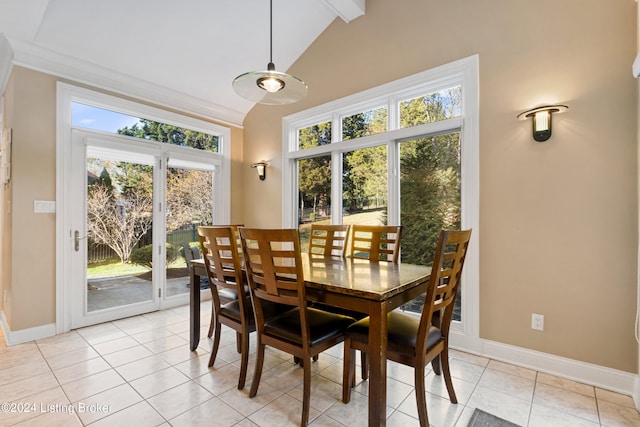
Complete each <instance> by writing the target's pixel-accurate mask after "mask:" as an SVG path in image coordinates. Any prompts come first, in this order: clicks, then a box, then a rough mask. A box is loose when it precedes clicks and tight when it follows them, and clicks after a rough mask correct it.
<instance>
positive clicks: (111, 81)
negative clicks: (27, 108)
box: [0, 36, 245, 127]
mask: <svg viewBox="0 0 640 427" xmlns="http://www.w3.org/2000/svg"><path fill="white" fill-rule="evenodd" d="M5 44H8V45H9V49H10V50H11V51H12V52H13V56H12V60H10V61H9V63H10V64H11V63H13V64H14V65H19V66H21V67H25V68H30V69H33V70H36V71H41V72H44V73H47V74H51V75H54V76H56V77H59V78H63V79H67V80H70V81H73V82H76V83H81V84H85V85H88V86H91V87H94V88H98V89H102V90H106V91H109V92H113V93H117V94H120V95H124V96H128V97H133V98H136V99H139V100H141V101H146V102H149V103H152V104H156V105H159V106H163V107H167V108H171V109H177V110H180V111H183V112H186V113H191V114H195V115H197V116H201V117H206V118H209V119H212V120H216V121H218V122H222V123H223V124H228V125H233V126H237V127H242V122H243V121H244V117H245V113H242V112H240V111H236V110H232V109H229V108H225V107H223V106H221V105H218V104H215V103H212V102H208V101H206V100H204V99H201V98H197V97H193V96H189V95H185V94H184V93H180V92H177V91H174V90H172V89H168V88H166V87H163V86H159V85H156V84H153V83H150V82H148V81H145V80H142V79H138V78H136V77H132V76H129V75H126V74H123V73H119V72H116V71H113V70H109V69H106V68H103V67H100V66H97V65H95V64H92V63H89V62H86V61H82V60H79V59H77V58H73V57H70V56H66V55H62V54H59V53H56V52H53V51H50V50H47V49H44V48H42V47H40V46H37V45H35V44H33V43H29V42H25V41H23V40H18V39H7V38H6V37H3V36H2V37H0V64H4V62H5V61H4V58H5V55H6V54H5V53H4V50H5V49H6V48H5V46H4V45H5ZM3 71H4V70H3V67H1V66H0V79H1V78H2V77H3ZM0 83H2V80H0Z"/></svg>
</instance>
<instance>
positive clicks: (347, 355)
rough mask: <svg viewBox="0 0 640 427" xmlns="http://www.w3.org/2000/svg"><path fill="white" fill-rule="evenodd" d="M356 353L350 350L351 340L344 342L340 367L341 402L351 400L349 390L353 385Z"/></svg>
mask: <svg viewBox="0 0 640 427" xmlns="http://www.w3.org/2000/svg"><path fill="white" fill-rule="evenodd" d="M355 355H356V351H355V350H354V349H352V348H351V340H350V339H348V338H346V339H345V340H344V356H343V365H342V402H343V403H349V401H350V400H351V388H353V386H354V385H355V370H356V360H355Z"/></svg>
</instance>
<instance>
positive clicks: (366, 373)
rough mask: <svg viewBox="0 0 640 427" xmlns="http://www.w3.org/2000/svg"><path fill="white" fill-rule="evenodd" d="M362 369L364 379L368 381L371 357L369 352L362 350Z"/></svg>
mask: <svg viewBox="0 0 640 427" xmlns="http://www.w3.org/2000/svg"><path fill="white" fill-rule="evenodd" d="M360 364H361V365H362V366H361V367H360V370H361V371H362V381H366V380H368V379H369V358H368V357H367V353H366V352H364V351H362V350H360Z"/></svg>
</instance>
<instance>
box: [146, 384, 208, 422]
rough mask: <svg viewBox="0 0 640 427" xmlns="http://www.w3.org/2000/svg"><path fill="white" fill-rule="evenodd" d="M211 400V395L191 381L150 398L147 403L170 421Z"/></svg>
mask: <svg viewBox="0 0 640 427" xmlns="http://www.w3.org/2000/svg"><path fill="white" fill-rule="evenodd" d="M210 399H213V395H212V394H211V393H209V392H208V391H207V390H205V389H204V388H202V387H201V386H200V385H198V384H197V383H195V382H193V381H190V382H187V383H184V384H181V385H179V386H177V387H174V388H172V389H170V390H167V391H165V392H163V393H160V394H157V395H155V396H153V397H150V398H149V399H147V401H148V402H149V403H150V404H151V406H153V407H154V408H155V410H156V411H158V412H159V413H160V415H162V416H163V417H164V418H165V419H168V420H169V419H171V418H175V417H177V416H178V415H180V414H182V413H184V412H187V411H188V410H190V409H191V408H195V407H196V406H198V405H200V404H202V403H204V402H206V401H207V400H210Z"/></svg>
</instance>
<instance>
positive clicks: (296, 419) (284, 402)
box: [249, 394, 320, 427]
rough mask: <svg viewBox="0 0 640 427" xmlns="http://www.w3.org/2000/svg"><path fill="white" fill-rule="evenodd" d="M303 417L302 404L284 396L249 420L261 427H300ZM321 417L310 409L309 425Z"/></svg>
mask: <svg viewBox="0 0 640 427" xmlns="http://www.w3.org/2000/svg"><path fill="white" fill-rule="evenodd" d="M301 416H302V402H300V401H298V400H296V399H294V398H293V397H291V396H289V395H287V394H283V395H282V396H280V397H278V398H277V399H275V400H273V401H272V402H271V403H269V404H268V405H267V406H265V407H264V408H262V409H260V410H259V411H257V412H255V413H254V414H252V415H251V416H250V417H249V419H250V420H251V421H252V422H254V423H256V424H257V425H259V426H260V427H281V426H298V425H300V418H301ZM319 416H320V412H319V411H317V410H315V409H314V408H310V409H309V423H312V422H313V420H314V419H315V418H317V417H319Z"/></svg>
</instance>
